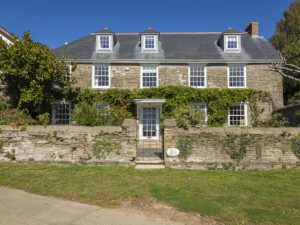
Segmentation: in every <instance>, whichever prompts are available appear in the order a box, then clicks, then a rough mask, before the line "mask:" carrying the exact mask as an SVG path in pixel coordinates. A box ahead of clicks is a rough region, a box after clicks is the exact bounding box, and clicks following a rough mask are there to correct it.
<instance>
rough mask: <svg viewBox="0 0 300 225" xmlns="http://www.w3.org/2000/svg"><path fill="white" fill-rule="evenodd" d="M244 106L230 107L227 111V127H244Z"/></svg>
mask: <svg viewBox="0 0 300 225" xmlns="http://www.w3.org/2000/svg"><path fill="white" fill-rule="evenodd" d="M245 112H246V111H245V104H244V103H241V104H238V105H234V106H231V107H230V109H229V125H230V126H241V125H246V121H245V119H246V115H245Z"/></svg>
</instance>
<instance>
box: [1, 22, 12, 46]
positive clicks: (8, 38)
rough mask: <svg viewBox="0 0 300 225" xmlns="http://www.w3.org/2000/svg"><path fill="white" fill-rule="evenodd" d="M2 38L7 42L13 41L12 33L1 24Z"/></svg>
mask: <svg viewBox="0 0 300 225" xmlns="http://www.w3.org/2000/svg"><path fill="white" fill-rule="evenodd" d="M0 38H1V39H2V40H4V41H5V42H7V43H8V44H12V43H13V39H12V34H11V33H10V32H8V31H7V30H6V29H5V28H3V27H1V26H0Z"/></svg>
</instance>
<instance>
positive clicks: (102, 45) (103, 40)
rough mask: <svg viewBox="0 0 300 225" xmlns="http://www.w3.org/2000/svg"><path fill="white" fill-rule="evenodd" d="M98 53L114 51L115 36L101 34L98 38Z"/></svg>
mask: <svg viewBox="0 0 300 225" xmlns="http://www.w3.org/2000/svg"><path fill="white" fill-rule="evenodd" d="M96 48H97V51H110V52H111V51H112V49H113V35H109V34H101V35H97V37H96Z"/></svg>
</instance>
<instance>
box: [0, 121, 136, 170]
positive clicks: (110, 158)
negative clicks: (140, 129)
mask: <svg viewBox="0 0 300 225" xmlns="http://www.w3.org/2000/svg"><path fill="white" fill-rule="evenodd" d="M135 154H136V121H135V120H130V119H128V120H125V121H124V123H123V126H122V127H117V126H116V127H114V126H103V127H80V126H47V127H43V126H28V127H26V128H25V127H24V128H18V129H14V128H12V127H11V126H0V160H5V161H10V160H15V161H25V162H28V161H34V162H61V163H62V162H66V163H80V162H81V163H107V164H109V163H124V164H130V163H132V161H134V158H135Z"/></svg>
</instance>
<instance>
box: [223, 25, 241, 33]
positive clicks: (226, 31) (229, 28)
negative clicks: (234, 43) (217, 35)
mask: <svg viewBox="0 0 300 225" xmlns="http://www.w3.org/2000/svg"><path fill="white" fill-rule="evenodd" d="M241 33H242V32H241V31H238V30H235V29H232V28H231V27H228V28H227V29H226V30H225V31H224V32H223V34H241Z"/></svg>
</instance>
